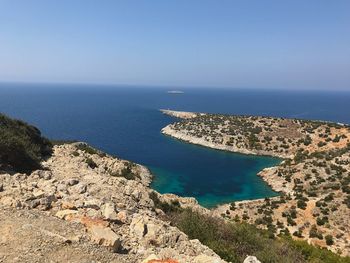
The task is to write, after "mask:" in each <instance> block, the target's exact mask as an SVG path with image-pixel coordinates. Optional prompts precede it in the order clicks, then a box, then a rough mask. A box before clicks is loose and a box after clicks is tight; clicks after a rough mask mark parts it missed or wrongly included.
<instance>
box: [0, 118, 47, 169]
mask: <svg viewBox="0 0 350 263" xmlns="http://www.w3.org/2000/svg"><path fill="white" fill-rule="evenodd" d="M51 153H52V144H51V142H50V141H49V140H48V139H46V138H44V137H42V136H41V133H40V131H39V130H38V129H37V128H36V127H34V126H31V125H29V124H27V123H25V122H23V121H19V120H13V119H10V118H9V117H7V116H5V115H3V114H0V169H5V170H13V171H16V172H22V173H30V172H32V171H33V170H36V169H40V168H41V165H40V161H41V160H42V159H43V158H44V157H46V156H49V155H50V154H51Z"/></svg>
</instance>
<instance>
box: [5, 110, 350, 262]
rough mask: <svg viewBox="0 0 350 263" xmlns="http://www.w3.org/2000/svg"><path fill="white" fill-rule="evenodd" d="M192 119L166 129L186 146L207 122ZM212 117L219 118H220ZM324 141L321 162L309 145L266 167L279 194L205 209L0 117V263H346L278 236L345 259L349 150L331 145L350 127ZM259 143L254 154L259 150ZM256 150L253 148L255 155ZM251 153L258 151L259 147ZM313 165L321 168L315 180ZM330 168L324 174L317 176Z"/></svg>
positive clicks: (133, 172) (112, 161) (118, 165)
mask: <svg viewBox="0 0 350 263" xmlns="http://www.w3.org/2000/svg"><path fill="white" fill-rule="evenodd" d="M167 113H168V114H169V113H171V112H167ZM174 114H175V115H177V116H183V113H181V114H180V115H179V114H178V113H174ZM187 116H192V117H191V118H189V119H187V120H185V121H184V122H181V123H179V124H173V125H171V126H169V127H167V128H166V129H165V130H164V132H165V131H167V133H170V132H173V134H183V135H184V136H185V134H187V131H186V127H191V129H190V130H189V132H190V133H189V134H188V135H186V136H189V137H187V138H188V139H190V138H192V137H190V136H193V135H191V134H195V131H194V129H196V127H197V125H198V124H200V123H202V120H205V119H206V118H208V117H209V115H206V114H203V115H202V114H190V115H188V114H187ZM209 118H211V117H209ZM215 118H219V119H218V120H221V117H220V116H219V115H218V116H216V115H215ZM223 118H224V117H223ZM197 121H198V122H197ZM207 121H209V120H207ZM271 122H272V119H271ZM209 123H210V122H209ZM224 123H226V122H224ZM273 123H274V122H273ZM187 125H190V126H187ZM324 125H326V124H324ZM327 125H328V124H327ZM198 127H199V126H198ZM201 127H206V126H201ZM248 127H250V128H249V129H252V130H253V131H255V128H254V127H251V126H248ZM267 127H268V126H267ZM319 127H328V126H323V125H321V126H319ZM271 129H272V130H274V129H273V125H272V127H271ZM280 129H283V127H280ZM315 129H317V128H315ZM201 130H202V129H201ZM203 132H204V131H203ZM207 132H209V133H208V135H207V136H211V135H210V134H213V135H215V133H211V132H210V130H209V128H206V129H205V132H204V133H201V134H203V135H204V134H206V133H207ZM242 132H243V131H242ZM261 132H264V130H262V131H261ZM323 133H324V132H323ZM256 134H258V133H256ZM328 134H329V135H328V136H331V138H332V140H335V142H333V141H332V143H330V142H327V143H326V145H322V147H323V148H322V149H325V150H327V155H322V158H321V159H320V158H319V152H318V151H311V149H313V148H311V147H310V154H305V152H301V153H300V154H298V155H295V156H298V158H295V157H294V158H293V159H291V160H290V161H288V160H289V159H286V161H285V162H284V164H281V166H280V167H276V168H271V169H270V170H267V171H263V174H264V175H265V176H266V177H270V176H271V177H276V178H279V184H278V185H280V187H281V189H282V190H281V191H284V192H285V193H286V194H285V195H283V197H281V198H277V199H273V200H265V201H264V200H262V201H254V202H246V203H244V202H241V203H239V204H238V203H237V204H230V205H224V206H222V207H219V208H218V209H216V210H208V209H205V208H203V207H201V206H200V205H199V204H198V203H197V201H196V200H195V199H194V198H183V197H179V196H176V195H173V194H159V193H158V192H156V191H154V190H152V189H151V188H150V187H149V184H150V182H151V180H152V175H151V174H150V172H149V170H148V169H147V168H146V167H144V166H142V165H139V164H136V163H133V162H130V161H127V160H122V159H120V158H117V157H114V156H111V155H108V154H106V153H104V152H101V151H99V150H97V149H95V148H93V147H91V146H89V145H88V144H86V143H82V142H67V141H53V140H48V139H46V138H45V137H43V136H42V135H41V133H40V131H39V129H37V128H36V127H34V126H31V125H29V124H27V123H25V122H23V121H19V120H13V119H11V118H9V117H7V116H5V115H2V114H0V222H1V224H0V262H21V263H22V262H24V263H29V262H30V263H32V262H62V263H63V262H72V263H75V262H76V263H78V262H79V263H80V262H101V263H107V262H108V263H110V262H115V263H123V262H125V263H224V262H244V263H259V262H276V263H279V262H286V263H304V262H341V263H346V262H349V258H348V257H341V256H340V255H339V254H336V253H332V252H331V251H329V250H327V249H321V248H319V247H317V246H311V245H309V244H307V243H306V242H304V241H295V240H292V239H290V238H289V237H288V236H287V235H283V236H281V235H280V236H277V233H278V232H283V231H285V232H286V231H293V228H295V229H296V230H295V231H297V232H296V233H297V235H298V236H299V238H303V237H308V238H309V236H310V238H311V239H312V240H318V241H319V245H321V246H324V243H325V242H326V244H327V245H328V246H329V247H330V248H332V250H334V251H335V250H336V249H337V248H343V254H345V253H347V252H348V244H347V243H346V242H347V241H346V239H347V235H348V234H349V231H348V230H349V226H348V225H347V224H348V223H349V222H348V220H347V219H348V209H349V208H348V205H349V201H348V197H346V196H345V194H344V193H345V192H346V191H347V189H348V188H344V185H347V186H348V183H349V182H348V181H346V180H347V179H346V178H349V174H348V173H347V174H346V176H344V169H345V167H346V165H348V163H347V162H348V158H349V157H348V154H349V153H348V152H347V153H345V152H344V149H345V148H344V147H343V148H339V149H338V148H334V147H330V145H331V144H333V143H334V145H337V144H338V145H346V143H344V140H347V137H345V136H348V135H347V127H343V126H338V125H335V126H334V127H333V126H332V127H330V132H328ZM335 134H338V137H340V138H338V137H337V136H336V137H334V135H335ZM207 136H206V137H205V139H206V138H209V137H207ZM238 136H241V135H238ZM271 136H272V135H271ZM324 136H325V135H324ZM310 137H311V138H313V137H314V135H313V134H311V135H310ZM333 137H334V138H333ZM193 138H195V136H193ZM257 138H260V136H258V137H257ZM322 138H323V139H322V140H320V141H327V138H328V137H322ZM237 140H243V141H244V138H243V137H242V139H239V137H237ZM338 140H339V141H338ZM208 141H209V140H208ZM229 141H230V140H229ZM222 142H223V141H220V143H222ZM254 142H255V144H254V145H255V146H254V147H256V146H257V144H258V143H259V142H258V141H255V140H254ZM287 142H288V141H287ZM211 143H212V142H211ZM216 143H217V142H216ZM270 143H271V140H270ZM301 144H305V142H304V141H303V142H301ZM218 145H219V144H218ZM310 145H313V144H312V141H311V143H309V144H308V145H307V146H310ZM254 147H251V148H249V149H250V150H251V151H252V152H253V149H254ZM327 147H328V148H327ZM258 148H259V152H257V153H260V151H262V150H263V149H260V147H258ZM282 148H283V149H285V148H284V147H282ZM272 149H274V147H273V146H272ZM277 150H278V149H277ZM277 150H276V151H277ZM305 150H306V148H305ZM339 151H341V152H339ZM280 154H287V153H286V152H285V150H284V151H283V152H280ZM290 154H292V152H290ZM315 154H317V155H315ZM324 158H325V159H324ZM314 160H316V162H317V163H322V166H320V167H321V168H318V169H317V170H316V172H317V173H315V172H314V170H313V169H315V168H313V166H314V162H315V161H314ZM329 163H332V166H329V165H328V164H329ZM300 166H302V167H303V169H304V166H306V168H307V169H308V170H310V175H308V176H307V177H309V178H308V179H307V180H306V179H305V180H302V179H300V181H299V180H297V179H296V178H299V177H300V178H302V177H301V175H300V174H301V173H302V172H300V170H298V169H300ZM306 168H305V169H306ZM327 168H329V173H328V172H326V174H327V175H328V176H327V177H326V176H325V175H323V173H321V172H323V170H325V169H327ZM327 171H328V170H327ZM289 176H290V180H289V179H288V177H289ZM329 178H332V179H329ZM285 181H286V182H285ZM304 182H308V183H304ZM340 184H341V185H340ZM307 193H312V194H307ZM346 198H347V199H346ZM280 213H282V215H280ZM316 213H317V214H316ZM341 213H342V214H341ZM302 215H307V217H306V220H305V219H302V218H301V216H302ZM222 216H224V218H223V217H222ZM230 218H232V219H233V220H231V219H230ZM279 218H280V219H279ZM259 220H260V221H259ZM246 222H249V223H253V224H254V223H255V224H256V225H258V226H259V227H260V228H258V227H256V226H255V225H253V224H247V223H246ZM306 222H309V225H306ZM263 228H267V229H268V230H265V229H263ZM288 229H289V230H288ZM307 229H310V230H309V232H306V231H307ZM293 233H294V232H293ZM312 234H313V235H315V236H312V237H311V235H312ZM329 237H330V238H329Z"/></svg>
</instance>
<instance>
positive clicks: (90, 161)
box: [86, 158, 97, 169]
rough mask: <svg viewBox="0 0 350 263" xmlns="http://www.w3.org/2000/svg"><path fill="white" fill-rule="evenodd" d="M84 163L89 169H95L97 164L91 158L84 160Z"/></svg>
mask: <svg viewBox="0 0 350 263" xmlns="http://www.w3.org/2000/svg"><path fill="white" fill-rule="evenodd" d="M86 163H87V165H88V166H89V167H90V168H91V169H95V168H96V167H97V164H96V163H95V162H94V160H92V159H91V158H86Z"/></svg>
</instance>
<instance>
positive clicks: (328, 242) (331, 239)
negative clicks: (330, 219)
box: [325, 235, 334, 246]
mask: <svg viewBox="0 0 350 263" xmlns="http://www.w3.org/2000/svg"><path fill="white" fill-rule="evenodd" d="M325 239H326V244H327V245H328V246H331V245H333V243H334V242H333V237H332V236H331V235H327V236H325Z"/></svg>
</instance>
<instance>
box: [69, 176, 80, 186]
mask: <svg viewBox="0 0 350 263" xmlns="http://www.w3.org/2000/svg"><path fill="white" fill-rule="evenodd" d="M78 183H79V180H78V179H76V178H71V179H69V180H68V181H67V185H69V186H73V185H76V184H78Z"/></svg>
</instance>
